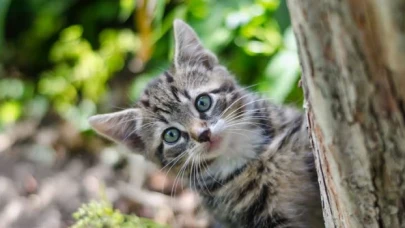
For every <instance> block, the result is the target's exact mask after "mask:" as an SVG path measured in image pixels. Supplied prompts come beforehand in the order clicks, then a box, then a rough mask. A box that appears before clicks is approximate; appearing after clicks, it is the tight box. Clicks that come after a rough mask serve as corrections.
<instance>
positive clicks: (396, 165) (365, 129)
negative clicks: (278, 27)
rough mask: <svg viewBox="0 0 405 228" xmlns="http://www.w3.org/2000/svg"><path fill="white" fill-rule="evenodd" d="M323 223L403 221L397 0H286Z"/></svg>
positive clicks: (403, 4)
mask: <svg viewBox="0 0 405 228" xmlns="http://www.w3.org/2000/svg"><path fill="white" fill-rule="evenodd" d="M288 6H289V9H290V14H291V20H292V24H293V28H294V32H295V34H296V38H297V43H298V47H299V55H300V62H301V67H302V74H303V76H302V86H303V89H304V94H305V99H306V105H305V106H306V114H307V118H308V122H309V131H310V135H311V141H312V146H313V152H314V155H315V160H316V166H317V172H318V181H319V184H320V189H321V197H322V202H323V212H324V219H325V224H326V227H390V228H391V227H405V0H288Z"/></svg>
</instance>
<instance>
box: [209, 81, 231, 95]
mask: <svg viewBox="0 0 405 228" xmlns="http://www.w3.org/2000/svg"><path fill="white" fill-rule="evenodd" d="M233 90H235V87H234V86H233V85H231V84H229V83H224V84H222V85H221V86H220V87H219V88H217V89H214V90H211V91H210V93H230V92H232V91H233Z"/></svg>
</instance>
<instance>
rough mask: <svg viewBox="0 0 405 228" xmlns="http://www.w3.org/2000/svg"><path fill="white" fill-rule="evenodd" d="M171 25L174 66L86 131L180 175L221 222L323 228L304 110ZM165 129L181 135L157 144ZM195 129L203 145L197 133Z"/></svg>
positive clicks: (180, 26)
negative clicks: (265, 95) (200, 105)
mask: <svg viewBox="0 0 405 228" xmlns="http://www.w3.org/2000/svg"><path fill="white" fill-rule="evenodd" d="M174 28H175V38H176V39H175V40H176V51H175V58H174V64H173V67H172V69H170V70H168V71H166V72H164V73H163V74H162V75H160V76H159V77H157V78H156V79H154V80H153V81H152V82H150V84H149V85H148V86H147V88H146V89H145V91H144V92H143V94H142V96H141V98H140V100H139V101H138V102H137V103H136V105H135V107H134V108H131V109H128V110H124V111H121V112H116V113H111V114H103V115H97V116H94V117H91V118H90V123H91V125H92V126H93V128H94V129H95V130H96V131H98V132H99V133H100V134H102V135H104V136H106V137H108V138H110V139H112V140H115V141H117V142H119V143H123V144H125V145H127V146H128V147H129V148H131V149H133V150H134V151H137V152H139V153H142V154H144V155H145V156H146V157H147V158H148V159H150V160H151V161H154V162H155V163H157V164H159V165H160V166H161V167H163V169H164V170H166V171H167V172H170V173H173V174H174V175H175V176H176V178H180V179H181V180H182V181H184V182H185V183H186V184H188V185H189V187H190V188H192V189H194V190H195V191H197V192H198V193H199V194H200V196H201V197H202V199H203V203H204V205H205V206H206V208H207V209H208V210H209V211H210V212H211V214H212V215H213V216H215V217H216V218H217V219H218V220H219V221H221V222H222V224H223V225H225V226H227V227H249V228H250V227H322V226H323V220H322V214H321V205H320V197H319V190H318V185H317V182H316V173H315V169H314V165H313V157H312V153H311V149H310V145H309V139H308V134H307V129H306V124H307V123H306V119H305V118H304V116H303V114H302V113H300V112H299V111H297V110H295V109H293V108H290V107H285V106H278V105H275V104H272V103H270V102H269V101H267V100H266V99H262V98H260V97H259V96H257V95H255V94H253V93H251V92H249V91H248V90H247V89H244V88H241V87H240V86H239V85H238V84H237V83H236V82H235V80H234V78H233V76H232V75H231V74H230V73H229V72H228V71H227V70H226V68H224V67H223V66H221V65H219V64H218V61H217V59H216V57H215V56H214V55H213V54H212V53H211V52H209V51H208V50H206V49H204V48H203V46H202V45H201V43H200V41H199V39H198V37H197V35H196V34H195V32H194V31H193V30H192V29H191V28H190V27H189V26H188V25H186V24H185V23H184V22H181V21H179V20H176V21H175V23H174ZM201 94H206V95H209V96H210V97H211V99H212V106H211V107H210V109H209V110H208V111H206V112H199V111H198V110H197V109H196V107H195V102H196V98H197V97H198V96H199V95H201ZM169 127H175V128H177V129H178V130H179V131H180V135H181V137H180V139H179V141H178V142H176V143H174V144H169V143H166V142H165V141H164V140H162V134H163V132H164V131H165V129H168V128H169ZM202 128H207V129H209V131H210V137H211V138H210V141H208V142H205V141H204V142H201V141H199V140H197V139H196V137H197V136H195V132H197V133H198V132H199V129H202ZM196 129H197V130H196ZM197 135H198V134H197ZM214 139H215V140H217V141H218V142H219V143H218V144H217V146H216V147H214V149H212V148H211V147H210V146H212V144H213V142H214V141H215V140H214Z"/></svg>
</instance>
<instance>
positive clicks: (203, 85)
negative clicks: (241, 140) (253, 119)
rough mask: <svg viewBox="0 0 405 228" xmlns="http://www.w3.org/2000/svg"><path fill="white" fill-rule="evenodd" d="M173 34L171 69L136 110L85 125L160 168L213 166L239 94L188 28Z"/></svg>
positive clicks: (228, 137)
mask: <svg viewBox="0 0 405 228" xmlns="http://www.w3.org/2000/svg"><path fill="white" fill-rule="evenodd" d="M174 34H175V42H176V44H175V46H176V50H175V56H174V64H173V67H172V69H170V70H168V71H166V72H165V73H164V74H162V75H160V76H159V77H157V78H156V79H154V80H153V81H152V82H150V84H149V85H148V86H147V87H146V89H145V90H144V92H143V94H142V95H141V96H140V99H139V101H137V103H136V105H135V107H134V108H130V109H127V110H124V111H120V112H115V113H111V114H103V115H96V116H93V117H91V118H90V119H89V121H90V124H91V126H92V127H93V128H94V129H95V130H96V131H97V132H98V133H100V134H101V135H104V136H105V137H107V138H109V139H112V140H114V141H116V142H119V143H122V144H125V145H126V146H127V147H129V148H130V149H132V150H134V151H138V152H140V153H142V154H144V155H145V157H147V158H148V159H150V160H151V161H154V162H155V163H157V164H160V165H162V166H165V165H168V164H169V163H171V164H174V163H177V164H176V165H182V164H183V163H184V162H186V161H187V159H189V160H190V159H193V158H196V157H198V159H202V160H205V161H207V160H211V161H212V160H214V159H215V158H217V157H219V156H221V155H222V154H223V153H225V148H227V147H228V146H229V145H228V144H229V143H231V141H232V137H233V136H235V135H233V134H232V133H231V131H229V129H230V125H231V124H230V123H232V118H233V120H235V119H237V118H238V115H240V114H241V113H242V112H243V111H244V107H243V95H242V92H243V90H241V89H240V88H239V87H238V85H237V84H236V83H235V80H234V78H233V76H232V75H230V74H229V73H228V71H227V70H226V68H225V67H223V66H221V65H219V64H218V60H217V58H216V57H215V56H214V55H213V54H212V53H211V52H210V51H208V50H207V49H205V48H204V47H203V46H202V44H201V42H200V40H199V39H198V37H197V35H196V33H195V32H194V31H193V29H192V28H191V27H189V26H188V25H187V24H185V23H184V22H182V21H180V20H175V22H174Z"/></svg>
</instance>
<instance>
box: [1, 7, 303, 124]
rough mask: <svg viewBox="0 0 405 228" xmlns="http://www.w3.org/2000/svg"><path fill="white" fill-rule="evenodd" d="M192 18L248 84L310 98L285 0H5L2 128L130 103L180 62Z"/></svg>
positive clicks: (277, 94)
mask: <svg viewBox="0 0 405 228" xmlns="http://www.w3.org/2000/svg"><path fill="white" fill-rule="evenodd" d="M175 18H182V19H184V20H185V21H187V22H188V23H189V24H190V25H191V26H192V27H193V28H195V30H196V31H197V33H198V34H199V35H200V37H201V39H202V41H203V43H204V44H205V46H206V47H207V48H209V49H211V50H212V51H214V52H215V53H217V54H218V56H219V59H220V60H221V62H222V63H223V64H224V65H226V66H228V68H229V69H230V70H231V71H232V72H233V73H234V74H235V75H236V76H237V77H238V79H239V81H240V82H241V83H242V84H243V85H244V86H250V85H254V86H252V88H251V89H252V90H256V91H259V92H261V93H263V94H265V95H266V96H268V97H269V98H270V99H272V100H274V101H275V102H279V103H282V102H287V103H288V102H290V103H294V104H298V105H299V104H301V102H302V95H301V92H300V89H299V88H297V82H298V77H299V63H298V58H297V53H296V52H297V50H296V47H295V41H294V36H293V33H292V31H291V28H290V21H289V15H288V12H287V7H286V5H285V1H282V0H240V1H214V0H185V1H180V0H171V1H170V0H159V1H158V0H116V1H105V0H92V1H80V0H64V1H51V0H24V1H19V0H2V1H0V60H1V61H0V129H1V128H2V127H4V126H6V125H8V124H13V123H15V122H16V121H18V120H19V119H21V118H32V117H34V118H39V119H40V118H41V117H43V116H45V115H46V114H49V113H56V114H58V115H59V116H61V117H63V118H65V119H66V120H68V121H70V122H71V123H73V124H74V125H75V126H77V128H78V129H80V130H82V131H85V130H87V129H88V127H89V126H88V125H87V121H86V119H87V117H88V116H89V115H91V114H94V113H95V112H96V111H97V109H98V110H99V111H106V110H110V111H111V110H112V109H116V108H117V106H121V107H122V106H124V107H128V106H129V105H130V104H131V103H132V102H133V101H134V100H135V99H137V97H138V95H139V94H140V91H141V90H142V89H143V88H144V86H145V85H146V83H147V82H148V81H149V80H150V78H152V77H155V76H157V75H158V74H160V73H161V72H162V71H163V70H164V69H165V68H166V67H168V66H169V65H170V61H171V59H172V56H173V49H174V48H173V45H174V41H173V35H172V22H173V20H174V19H175Z"/></svg>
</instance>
